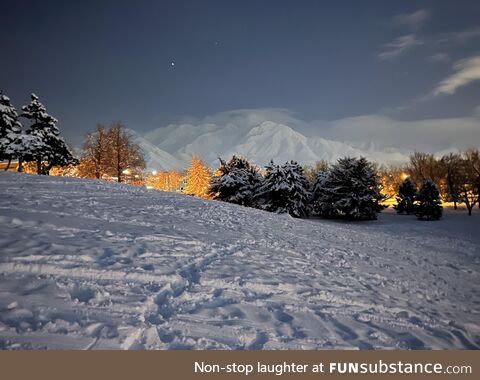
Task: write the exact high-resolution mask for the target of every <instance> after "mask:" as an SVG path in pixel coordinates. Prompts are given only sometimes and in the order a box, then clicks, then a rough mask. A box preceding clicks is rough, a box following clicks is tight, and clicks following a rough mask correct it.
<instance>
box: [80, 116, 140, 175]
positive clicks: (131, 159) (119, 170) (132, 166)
mask: <svg viewBox="0 0 480 380" xmlns="http://www.w3.org/2000/svg"><path fill="white" fill-rule="evenodd" d="M144 169H145V159H144V157H143V154H142V151H141V149H140V147H139V146H138V145H137V144H135V142H134V141H133V138H132V135H131V134H130V133H129V132H128V130H127V129H126V128H125V126H124V125H123V124H122V123H121V122H115V123H113V124H112V125H111V126H110V127H105V126H104V125H101V124H99V125H97V128H96V130H95V131H93V132H91V133H89V134H87V136H86V138H85V142H84V145H83V153H82V156H81V158H80V165H79V166H78V175H79V176H80V177H84V178H98V179H101V178H104V179H112V178H113V179H115V180H117V181H118V182H124V181H125V180H126V179H128V178H132V177H133V178H135V176H137V177H138V176H140V175H141V173H142V171H143V170H144Z"/></svg>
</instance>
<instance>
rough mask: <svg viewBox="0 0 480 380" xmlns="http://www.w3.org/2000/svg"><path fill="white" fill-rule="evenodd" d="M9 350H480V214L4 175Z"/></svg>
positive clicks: (4, 339) (3, 270) (3, 342)
mask: <svg viewBox="0 0 480 380" xmlns="http://www.w3.org/2000/svg"><path fill="white" fill-rule="evenodd" d="M0 189H1V194H2V201H1V203H0V348H3V349H15V348H32V349H40V348H49V349H65V348H67V349H110V348H114V349H116V348H122V349H153V348H159V349H317V348H361V349H369V348H404V349H421V348H434V349H441V348H473V349H476V348H479V347H480V325H479V311H480V310H479V300H480V297H479V283H480V282H479V267H480V265H479V264H480V239H479V237H478V232H476V231H479V230H480V228H479V227H480V213H479V212H478V210H476V212H475V214H474V215H473V216H472V217H471V218H469V217H468V216H467V215H466V214H465V213H464V212H461V211H457V212H454V211H448V212H446V215H445V218H444V219H443V220H441V221H438V222H421V221H417V220H416V219H415V218H414V217H412V216H398V215H394V214H393V213H392V212H391V211H390V212H388V211H387V212H385V213H384V215H381V216H380V218H379V220H378V221H372V222H363V223H362V222H359V223H345V222H336V221H326V220H320V219H313V218H312V219H303V220H301V219H294V218H291V217H290V216H288V215H276V214H270V213H266V212H263V211H259V210H254V209H247V208H244V207H239V206H235V205H230V204H225V203H221V202H215V201H209V200H202V199H196V198H192V197H188V196H184V195H180V194H172V193H160V192H155V191H148V190H146V189H142V188H136V187H130V186H126V185H119V184H115V183H107V182H101V181H93V180H79V179H68V178H62V177H42V176H30V175H19V174H16V173H0Z"/></svg>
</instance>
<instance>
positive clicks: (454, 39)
mask: <svg viewBox="0 0 480 380" xmlns="http://www.w3.org/2000/svg"><path fill="white" fill-rule="evenodd" d="M478 37H480V27H474V28H470V29H466V30H463V31H461V32H452V33H445V34H443V35H442V36H441V38H439V39H438V40H437V41H436V42H437V43H467V42H468V41H469V40H471V39H472V38H478Z"/></svg>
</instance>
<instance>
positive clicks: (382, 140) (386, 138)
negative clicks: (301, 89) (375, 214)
mask: <svg viewBox="0 0 480 380" xmlns="http://www.w3.org/2000/svg"><path fill="white" fill-rule="evenodd" d="M322 129H323V132H321V133H323V134H324V136H325V137H327V138H331V139H335V140H341V141H358V142H365V141H371V142H373V143H375V145H377V146H379V147H382V148H386V147H392V146H393V147H396V148H400V149H405V150H408V151H413V150H421V151H427V152H432V153H435V152H440V151H445V150H449V149H451V150H455V149H465V148H468V147H470V146H472V141H473V142H476V141H477V142H478V141H480V117H477V116H472V117H459V118H442V119H439V118H436V119H422V120H409V121H405V120H397V119H393V118H390V117H388V116H382V115H363V116H356V117H349V118H343V119H338V120H333V121H330V122H327V123H324V125H323V128H322Z"/></svg>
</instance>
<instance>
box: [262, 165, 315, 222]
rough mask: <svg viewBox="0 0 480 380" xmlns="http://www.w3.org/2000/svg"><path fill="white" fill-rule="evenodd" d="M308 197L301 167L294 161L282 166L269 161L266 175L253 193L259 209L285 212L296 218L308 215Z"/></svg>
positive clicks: (307, 185) (306, 183)
mask: <svg viewBox="0 0 480 380" xmlns="http://www.w3.org/2000/svg"><path fill="white" fill-rule="evenodd" d="M310 197H311V194H310V191H309V184H308V181H307V179H306V178H305V175H304V173H303V168H302V167H301V166H300V165H298V164H297V163H296V162H295V161H290V162H287V163H285V164H284V165H282V166H279V165H275V164H274V163H273V161H271V162H270V164H269V165H267V166H266V175H265V177H264V179H263V181H262V184H261V185H260V186H259V187H258V190H257V192H256V194H255V200H256V202H257V205H258V207H260V208H261V209H263V210H266V211H272V212H277V213H283V212H286V213H289V214H290V215H292V216H294V217H297V218H300V217H304V216H307V215H308V202H309V200H310Z"/></svg>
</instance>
